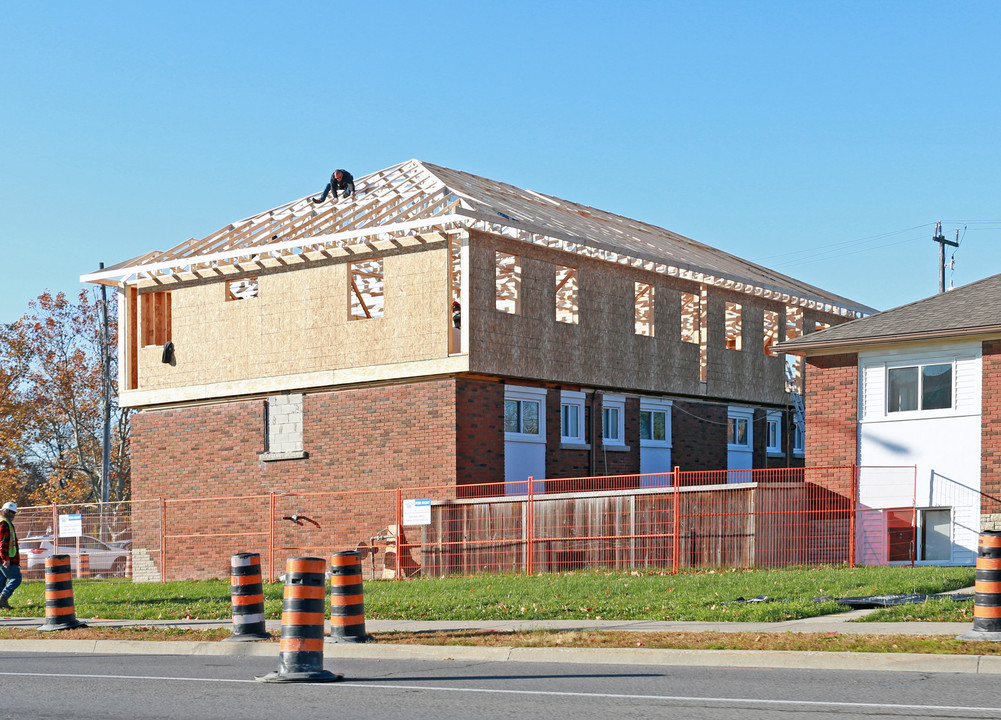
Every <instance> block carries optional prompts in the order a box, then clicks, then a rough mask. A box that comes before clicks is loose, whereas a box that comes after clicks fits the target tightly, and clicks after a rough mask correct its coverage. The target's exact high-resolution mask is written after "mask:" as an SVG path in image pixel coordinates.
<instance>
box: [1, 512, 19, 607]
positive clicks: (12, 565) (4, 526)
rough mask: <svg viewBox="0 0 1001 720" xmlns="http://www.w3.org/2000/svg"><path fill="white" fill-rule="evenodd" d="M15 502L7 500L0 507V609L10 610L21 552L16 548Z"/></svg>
mask: <svg viewBox="0 0 1001 720" xmlns="http://www.w3.org/2000/svg"><path fill="white" fill-rule="evenodd" d="M15 515H17V504H16V503H12V502H7V503H4V504H3V507H0V585H2V587H0V609H3V610H10V609H11V607H10V603H9V602H7V601H8V600H9V599H10V596H11V593H13V592H14V591H15V590H16V589H17V586H18V585H20V584H21V553H20V552H18V549H17V533H16V532H14V516H15Z"/></svg>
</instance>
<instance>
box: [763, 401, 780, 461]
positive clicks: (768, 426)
mask: <svg viewBox="0 0 1001 720" xmlns="http://www.w3.org/2000/svg"><path fill="white" fill-rule="evenodd" d="M765 452H768V453H770V454H773V455H781V454H782V413H780V412H777V411H773V410H769V411H768V415H767V416H766V418H765Z"/></svg>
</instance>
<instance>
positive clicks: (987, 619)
mask: <svg viewBox="0 0 1001 720" xmlns="http://www.w3.org/2000/svg"><path fill="white" fill-rule="evenodd" d="M974 590H975V593H974V595H973V633H974V634H976V633H978V632H988V633H996V632H1001V532H997V531H993V530H986V531H984V532H982V533H981V534H980V541H979V544H978V548H977V571H976V579H975V584H974Z"/></svg>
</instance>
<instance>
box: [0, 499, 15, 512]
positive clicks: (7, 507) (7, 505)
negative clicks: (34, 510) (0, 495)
mask: <svg viewBox="0 0 1001 720" xmlns="http://www.w3.org/2000/svg"><path fill="white" fill-rule="evenodd" d="M0 510H4V511H6V510H10V511H11V512H12V513H16V512H17V503H12V502H6V503H4V504H3V507H0Z"/></svg>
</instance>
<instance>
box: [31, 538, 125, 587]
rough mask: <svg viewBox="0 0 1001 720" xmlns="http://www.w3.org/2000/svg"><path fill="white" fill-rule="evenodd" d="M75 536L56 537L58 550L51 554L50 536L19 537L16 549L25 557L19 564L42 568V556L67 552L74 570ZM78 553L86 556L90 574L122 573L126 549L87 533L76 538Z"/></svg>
mask: <svg viewBox="0 0 1001 720" xmlns="http://www.w3.org/2000/svg"><path fill="white" fill-rule="evenodd" d="M77 539H78V538H75V537H60V538H59V552H57V553H53V545H52V543H53V540H54V538H53V537H52V536H51V535H32V536H29V537H26V538H20V539H18V541H17V545H18V550H20V552H21V557H22V558H23V559H24V560H26V561H27V562H26V564H25V563H22V564H23V565H24V566H25V568H26V569H27V570H28V571H29V573H30V572H31V571H33V570H34V571H40V572H44V571H45V559H46V558H49V557H52V555H54V554H55V555H69V556H70V566H71V567H72V569H73V571H74V572H76V567H77ZM79 541H80V544H79V547H80V554H82V555H86V556H87V560H88V563H89V565H90V572H91V574H92V575H104V576H105V577H109V576H110V577H121V576H124V575H125V560H126V558H127V557H128V556H129V550H127V549H125V548H120V547H112V546H111V545H109V544H107V543H105V542H102V541H100V540H98V539H97V538H95V537H91V536H90V535H81V536H80V537H79Z"/></svg>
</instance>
